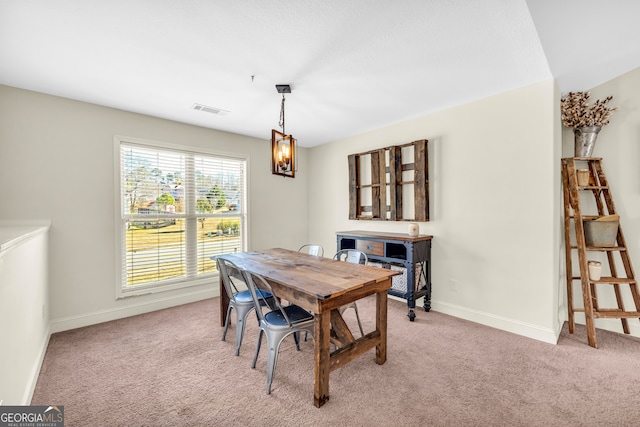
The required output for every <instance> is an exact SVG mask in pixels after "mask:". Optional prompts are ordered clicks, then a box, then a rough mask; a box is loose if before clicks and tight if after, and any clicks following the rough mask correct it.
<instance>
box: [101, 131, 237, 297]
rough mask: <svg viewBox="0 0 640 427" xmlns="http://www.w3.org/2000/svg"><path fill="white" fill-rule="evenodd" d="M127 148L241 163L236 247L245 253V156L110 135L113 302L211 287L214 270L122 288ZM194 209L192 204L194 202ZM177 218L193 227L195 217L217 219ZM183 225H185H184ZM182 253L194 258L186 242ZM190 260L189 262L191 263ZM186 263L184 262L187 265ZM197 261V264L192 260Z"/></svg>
mask: <svg viewBox="0 0 640 427" xmlns="http://www.w3.org/2000/svg"><path fill="white" fill-rule="evenodd" d="M123 144H124V145H129V146H139V147H140V148H141V149H147V150H158V151H175V152H176V153H180V154H187V155H193V156H210V157H221V158H226V159H230V160H237V161H243V162H244V166H245V167H244V194H243V195H242V196H243V200H242V201H241V202H240V209H239V210H238V211H237V212H238V215H239V216H240V248H241V251H246V250H247V248H248V247H249V239H248V232H247V230H249V215H248V212H249V203H248V199H249V196H248V193H249V156H248V155H246V154H238V153H229V152H223V151H219V150H211V149H208V148H202V147H192V146H187V145H183V144H174V143H168V142H162V141H154V140H147V139H141V138H134V137H128V136H122V135H114V138H113V154H114V159H113V167H114V174H113V175H114V201H115V203H114V204H115V206H114V211H115V215H114V223H115V266H116V270H115V271H116V277H115V297H116V299H122V298H126V297H130V296H139V295H145V294H151V293H158V292H167V291H172V290H177V289H185V288H190V287H194V286H201V285H211V284H212V283H213V282H215V281H216V280H217V277H218V272H217V271H214V272H211V273H201V274H197V275H195V276H191V277H188V276H187V277H180V278H175V279H169V280H167V281H166V282H151V283H148V284H140V285H135V286H133V287H131V288H129V289H127V288H126V285H125V282H124V279H123V278H124V276H125V275H126V256H127V254H126V235H125V234H126V228H125V227H124V224H125V223H126V220H125V218H124V217H125V215H124V214H123V212H124V206H123V198H122V193H121V190H122V187H121V185H122V171H121V147H122V145H123ZM194 207H195V201H194ZM181 216H183V217H184V219H185V224H186V221H187V218H191V220H194V221H196V226H197V218H198V217H203V216H204V217H217V216H215V215H213V214H198V213H196V212H194V211H193V210H192V209H189V208H186V209H185V213H184V214H181ZM185 226H186V225H185ZM185 234H187V240H189V239H190V238H189V236H188V234H189V233H187V232H186V233H185ZM191 241H193V236H191ZM197 244H198V240H197V239H196V240H195V242H194V243H191V245H193V248H192V249H194V248H196V247H197ZM185 245H186V247H185V252H186V253H188V254H189V253H191V254H195V255H193V256H195V257H196V258H197V251H194V250H189V245H190V243H189V242H188V241H187V242H186V243H185ZM191 261H192V260H191ZM191 261H190V260H187V263H189V262H191ZM196 262H197V261H196Z"/></svg>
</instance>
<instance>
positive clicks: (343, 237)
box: [336, 230, 433, 322]
mask: <svg viewBox="0 0 640 427" xmlns="http://www.w3.org/2000/svg"><path fill="white" fill-rule="evenodd" d="M336 234H337V236H338V250H342V249H357V250H360V251H362V252H364V253H366V254H367V257H368V258H369V264H370V265H379V266H380V267H382V268H391V269H394V270H401V271H403V274H402V275H401V276H395V277H394V278H393V285H392V288H391V289H389V291H388V293H389V295H393V296H396V297H400V298H403V299H406V300H407V306H408V307H409V313H408V314H407V316H408V317H409V320H411V321H412V322H413V320H414V319H415V318H416V314H415V312H414V311H413V309H414V308H415V307H416V300H417V299H418V298H420V297H423V296H424V311H429V310H431V239H433V236H423V235H421V236H418V237H411V236H409V235H408V234H402V233H382V232H375V231H359V230H358V231H340V232H338V233H336Z"/></svg>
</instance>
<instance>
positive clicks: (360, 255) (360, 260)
mask: <svg viewBox="0 0 640 427" xmlns="http://www.w3.org/2000/svg"><path fill="white" fill-rule="evenodd" d="M333 259H335V260H338V261H346V262H350V263H351V264H364V265H366V264H367V263H368V262H369V258H368V257H367V254H365V253H364V252H362V251H359V250H356V249H342V250H339V251H338V252H336V254H335V255H334V256H333ZM348 308H353V309H354V311H355V312H356V320H357V321H358V328H359V329H360V335H361V336H364V330H363V329H362V322H360V313H358V305H357V304H356V302H355V301H354V302H352V303H351V304H347V305H344V306H342V307H340V313H344V311H345V310H346V309H348Z"/></svg>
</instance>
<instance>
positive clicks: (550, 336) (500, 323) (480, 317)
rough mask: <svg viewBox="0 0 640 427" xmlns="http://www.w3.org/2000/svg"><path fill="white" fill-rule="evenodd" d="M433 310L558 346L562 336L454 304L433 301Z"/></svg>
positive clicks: (536, 326) (544, 329)
mask: <svg viewBox="0 0 640 427" xmlns="http://www.w3.org/2000/svg"><path fill="white" fill-rule="evenodd" d="M431 309H432V310H433V311H437V312H440V313H444V314H448V315H451V316H455V317H459V318H461V319H465V320H469V321H471V322H475V323H480V324H482V325H486V326H490V327H492V328H496V329H500V330H503V331H507V332H511V333H514V334H517V335H522V336H525V337H528V338H533V339H535V340H538V341H543V342H546V343H549V344H557V343H558V337H559V336H560V329H558V330H557V331H554V330H553V329H551V328H542V327H540V326H539V325H533V324H530V323H526V322H521V321H519V320H515V319H509V318H507V317H502V316H496V315H495V314H491V313H485V312H482V311H477V310H470V309H469V308H467V307H461V306H457V305H453V304H447V303H442V302H438V301H433V300H432V301H431Z"/></svg>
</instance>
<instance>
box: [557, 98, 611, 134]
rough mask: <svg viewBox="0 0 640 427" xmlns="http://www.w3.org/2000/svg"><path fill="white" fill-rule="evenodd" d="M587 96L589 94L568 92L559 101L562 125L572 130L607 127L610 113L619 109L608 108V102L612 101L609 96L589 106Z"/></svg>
mask: <svg viewBox="0 0 640 427" xmlns="http://www.w3.org/2000/svg"><path fill="white" fill-rule="evenodd" d="M589 96H591V93H590V92H569V93H568V94H567V96H565V97H564V98H562V99H561V100H560V110H561V111H562V124H563V125H565V126H567V127H570V128H574V129H575V128H579V127H584V126H604V125H608V124H609V117H610V116H611V113H612V112H613V111H618V110H619V109H620V107H609V101H611V100H612V99H613V96H611V95H610V96H607V97H606V98H605V99H599V100H597V101H596V102H595V103H594V104H593V106H589Z"/></svg>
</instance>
